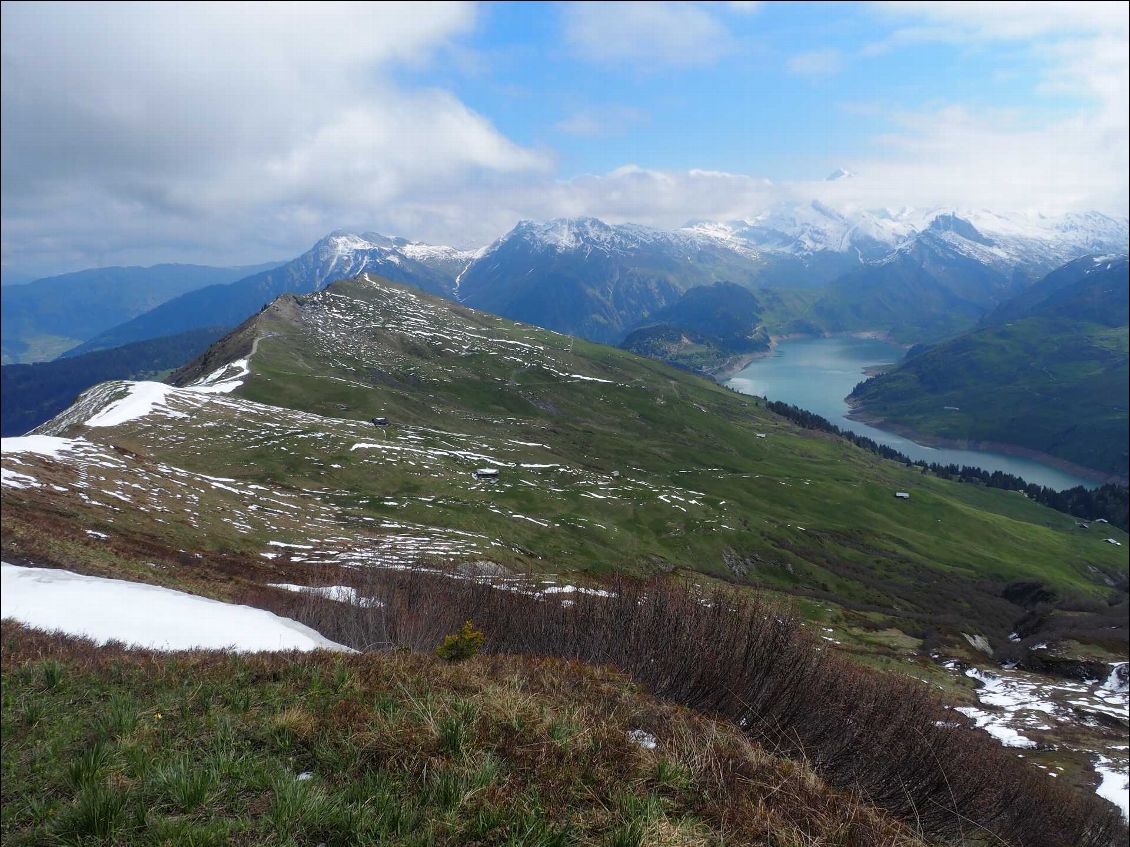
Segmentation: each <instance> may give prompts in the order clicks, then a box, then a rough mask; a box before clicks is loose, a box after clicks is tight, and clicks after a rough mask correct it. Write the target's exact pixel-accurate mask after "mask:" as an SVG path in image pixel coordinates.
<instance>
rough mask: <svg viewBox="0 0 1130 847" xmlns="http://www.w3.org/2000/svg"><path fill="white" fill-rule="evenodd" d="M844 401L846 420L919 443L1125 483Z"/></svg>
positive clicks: (1094, 479)
mask: <svg viewBox="0 0 1130 847" xmlns="http://www.w3.org/2000/svg"><path fill="white" fill-rule="evenodd" d="M844 402H845V403H847V404H848V406H849V407H850V411H849V412H848V413H847V414H846V415H844V417H846V418H848V419H849V420H853V421H859V422H860V423H862V424H867V425H868V426H872V427H875V429H879V430H882V431H883V432H889V433H891V434H892V435H897V436H899V437H901V438H906V439H909V440H910V441H913V442H914V443H915V444H918V445H920V446H922V447H934V448H939V449H943V450H975V451H978V452H982V453H1001V454H1003V455H1005V456H1015V457H1016V458H1018V459H1031V460H1032V461H1034V462H1039V463H1040V464H1042V465H1048V466H1049V467H1053V468H1055V469H1056V470H1060V471H1063V472H1064V473H1069V474H1071V475H1072V476H1077V477H1082V478H1083V479H1087V480H1090V481H1091V482H1094V483H1095V484H1096V485H1104V484H1106V483H1115V484H1118V485H1126V484H1127V480H1126V479H1125V478H1123V477H1120V476H1118V474H1112V473H1107V472H1105V471H1100V470H1096V469H1095V468H1088V467H1085V466H1084V465H1077V464H1075V463H1074V462H1069V461H1067V460H1066V459H1061V458H1059V457H1057V456H1051V455H1049V454H1047V453H1041V452H1040V451H1039V450H1033V449H1031V448H1029V447H1021V446H1020V445H1018V444H1006V443H1004V442H1002V441H974V440H968V439H960V438H943V437H941V436H936V435H928V434H926V433H923V432H918V431H917V430H915V429H912V428H911V427H908V426H903V425H901V424H897V423H893V422H892V421H888V420H886V419H885V418H882V417H879V416H878V415H868V414H867V412H866V411H865V410H864V409H862V408H860V407H859V406H857V405H856V403H855V402H854V401H852V399H851V398H850V397H845V398H844Z"/></svg>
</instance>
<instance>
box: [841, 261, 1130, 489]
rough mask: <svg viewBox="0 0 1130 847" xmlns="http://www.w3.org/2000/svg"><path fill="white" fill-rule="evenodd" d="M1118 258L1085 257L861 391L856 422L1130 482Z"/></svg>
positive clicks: (1128, 283) (1126, 319) (1128, 281)
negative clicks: (989, 446) (1021, 453)
mask: <svg viewBox="0 0 1130 847" xmlns="http://www.w3.org/2000/svg"><path fill="white" fill-rule="evenodd" d="M1128 287H1130V272H1128V265H1127V258H1126V256H1125V255H1123V256H1096V257H1092V256H1085V257H1083V258H1080V259H1076V260H1075V261H1073V262H1070V263H1068V264H1067V265H1065V266H1063V267H1062V268H1060V269H1058V270H1056V271H1054V272H1053V273H1051V274H1048V275H1047V276H1046V277H1044V278H1043V279H1042V280H1040V281H1039V282H1037V283H1035V284H1034V285H1032V286H1030V287H1029V288H1027V289H1026V290H1025V291H1024V292H1022V293H1021V294H1019V295H1018V296H1016V297H1015V298H1013V299H1011V300H1009V301H1007V302H1005V303H1003V304H1001V305H1000V306H998V307H997V308H996V309H995V310H994V311H993V312H992V313H991V314H990V315H989V316H988V317H987V318H986V319H985V321H984V322H983V324H982V325H981V326H980V327H978V328H977V329H975V330H973V331H971V332H967V333H964V334H961V335H958V336H957V337H955V338H952V339H950V340H947V341H945V342H943V343H940V344H937V345H935V346H932V347H928V348H926V349H924V350H916V351H912V355H911V356H909V357H908V358H907V359H906V360H905V361H904V362H903V363H902V364H900V365H899V366H898V367H896V368H894V369H893V370H891V371H889V372H888V373H885V374H883V375H881V376H877V377H874V378H872V379H870V380H868V381H866V382H864V383H863V384H861V385H860V386H858V387H857V388H856V390H855V391H854V392H853V393H852V396H851V399H852V401H853V402H854V403H855V404H856V405H857V409H858V412H857V413H858V414H860V416H862V417H864V418H865V419H866V420H868V421H873V422H876V423H879V425H881V426H883V427H886V428H892V427H893V428H904V429H907V430H909V431H911V432H913V433H917V434H919V435H920V436H926V437H933V438H937V439H944V440H947V441H955V442H962V443H965V442H969V443H986V442H988V443H993V444H998V445H1009V446H1012V447H1017V448H1021V449H1023V450H1028V451H1034V452H1038V453H1042V454H1045V455H1048V456H1052V457H1054V458H1057V459H1060V460H1062V461H1065V462H1070V463H1072V464H1074V465H1077V466H1081V467H1084V468H1089V469H1092V470H1093V471H1097V472H1099V473H1100V475H1101V474H1106V475H1109V476H1111V477H1113V478H1116V479H1122V480H1125V479H1126V477H1127V475H1128V470H1130V468H1128V453H1127V443H1126V434H1127V427H1128V423H1130V418H1128V413H1127V408H1128V406H1130V388H1128V385H1130V368H1128V361H1130V359H1128V354H1127V351H1128V324H1130V308H1128V300H1127V291H1128Z"/></svg>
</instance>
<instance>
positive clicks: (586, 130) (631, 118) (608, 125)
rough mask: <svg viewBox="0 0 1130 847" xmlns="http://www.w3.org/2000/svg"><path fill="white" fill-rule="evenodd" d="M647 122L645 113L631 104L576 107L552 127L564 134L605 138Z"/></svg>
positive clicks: (621, 133)
mask: <svg viewBox="0 0 1130 847" xmlns="http://www.w3.org/2000/svg"><path fill="white" fill-rule="evenodd" d="M646 122H647V114H646V113H645V112H644V111H643V110H641V109H636V108H634V107H632V106H599V107H589V108H584V109H578V110H577V111H574V112H571V113H570V114H569V115H567V116H566V117H564V118H563V119H561V120H560V121H558V122H557V123H556V124H555V125H554V129H556V130H557V131H558V132H563V133H565V134H566V135H576V136H580V137H584V138H607V137H609V136H614V135H623V134H624V133H626V132H627V131H628V130H630V129H632V128H633V127H636V126H639V125H640V124H642V123H646Z"/></svg>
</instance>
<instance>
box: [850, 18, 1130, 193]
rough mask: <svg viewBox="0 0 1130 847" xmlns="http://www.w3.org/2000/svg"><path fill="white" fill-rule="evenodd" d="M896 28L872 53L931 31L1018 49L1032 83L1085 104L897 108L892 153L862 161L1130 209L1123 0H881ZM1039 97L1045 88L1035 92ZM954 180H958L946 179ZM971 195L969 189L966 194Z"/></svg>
mask: <svg viewBox="0 0 1130 847" xmlns="http://www.w3.org/2000/svg"><path fill="white" fill-rule="evenodd" d="M872 8H873V9H874V10H875V11H876V12H877V14H878V15H879V17H880V18H881V19H883V20H884V21H886V22H889V23H893V24H894V25H895V29H894V31H893V32H892V34H891V35H890V36H889V37H887V38H886V39H884V40H883V41H881V42H878V43H876V44H873V45H871V47H870V49H869V51H868V52H870V53H872V54H874V53H880V52H886V51H889V50H895V49H901V48H908V49H912V48H913V45H914V44H915V43H919V42H923V41H933V42H946V43H952V44H955V45H961V46H963V47H970V46H973V47H981V48H983V49H989V50H992V49H996V48H998V47H999V46H1001V45H1007V46H1009V47H1012V48H1017V47H1018V48H1019V49H1020V50H1021V51H1022V53H1023V54H1024V55H1026V56H1027V57H1028V58H1029V59H1031V60H1033V61H1034V62H1035V63H1036V65H1037V66H1038V67H1039V68H1041V76H1040V78H1038V79H1036V80H1034V81H1033V82H1034V88H1035V92H1034V93H1035V94H1036V95H1037V98H1038V97H1039V96H1040V95H1049V94H1053V95H1059V96H1061V97H1062V96H1063V95H1068V96H1069V97H1071V98H1074V99H1075V100H1076V101H1077V102H1078V103H1079V105H1078V106H1077V107H1076V109H1075V111H1074V112H1073V113H1069V114H1066V115H1063V114H1062V113H1057V114H1056V116H1054V117H1050V118H1049V117H1047V116H1046V115H1040V114H1039V112H1038V109H1034V108H1031V107H1029V108H1028V109H1027V110H1025V111H1023V112H1003V111H1001V112H993V111H987V112H986V111H984V110H980V111H976V112H975V111H973V110H970V109H969V108H966V107H964V106H962V105H961V104H949V105H945V106H934V107H932V108H930V109H925V110H923V111H920V112H918V113H905V114H901V115H898V116H897V119H898V123H899V125H900V128H899V131H897V132H895V133H892V134H890V135H889V136H887V137H886V138H884V139H882V141H884V142H885V144H886V146H887V151H888V155H875V156H873V157H870V161H868V162H862V163H859V164H858V167H859V168H860V169H861V170H862V171H866V172H869V173H871V174H872V175H873V176H875V177H879V180H878V181H879V182H885V181H893V182H897V181H898V180H899V179H905V180H907V181H908V184H911V185H914V184H918V185H921V184H926V185H932V186H934V190H935V192H936V193H937V194H939V195H944V196H949V195H954V194H956V193H957V192H958V191H965V192H967V195H968V196H969V197H970V198H973V197H977V198H981V199H980V200H979V202H983V203H985V204H986V205H996V206H1001V205H1002V204H1007V205H1011V206H1016V205H1017V204H1028V205H1038V206H1042V207H1046V208H1051V207H1059V208H1079V207H1081V206H1091V207H1097V208H1101V209H1104V210H1107V211H1112V212H1117V213H1120V214H1125V210H1126V205H1127V197H1128V195H1130V187H1128V182H1130V180H1128V165H1127V162H1128V158H1130V144H1128V139H1130V32H1128V16H1127V11H1126V4H1125V3H1078V2H1067V3H1053V2H1048V3H1014V2H968V3H966V2H936V3H917V2H915V3H908V2H887V3H875V4H873V6H872ZM1032 105H1033V106H1038V105H1039V104H1038V99H1037V100H1035V101H1033V104H1032ZM947 182H949V184H948V185H947ZM966 202H967V203H968V202H972V199H970V200H967V201H966Z"/></svg>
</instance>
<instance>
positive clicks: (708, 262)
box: [458, 218, 762, 342]
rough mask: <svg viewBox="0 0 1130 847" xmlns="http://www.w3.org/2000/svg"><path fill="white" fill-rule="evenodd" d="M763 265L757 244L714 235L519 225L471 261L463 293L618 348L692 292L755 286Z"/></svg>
mask: <svg viewBox="0 0 1130 847" xmlns="http://www.w3.org/2000/svg"><path fill="white" fill-rule="evenodd" d="M761 264H762V263H761V259H760V256H759V254H758V252H757V251H756V250H754V249H753V248H751V247H750V246H748V245H744V244H740V243H736V242H734V241H733V240H730V239H726V238H723V237H717V236H715V235H714V234H712V233H709V232H695V231H686V230H678V231H674V232H669V231H664V230H658V229H652V228H650V227H645V226H639V225H635V224H608V223H605V222H603V221H600V220H597V219H596V218H559V219H556V220H552V221H547V222H544V223H538V222H534V221H522V222H520V223H519V224H518V225H517V226H516V227H514V229H513V230H511V231H510V232H508V233H507V234H506V235H504V236H503V237H502V238H500V239H498V240H497V241H495V242H494V243H493V244H491V245H490V246H489V247H487V248H486V249H485V250H483V251H482V252H481V254H480V255H479V256H478V257H477V258H476V259H475V260H474V262H472V263H471V265H470V266H469V267H468V268H467V270H466V272H464V273H463V274H462V276H461V277H460V281H459V292H458V296H459V299H460V301H461V302H463V303H466V304H467V305H470V306H474V307H476V308H479V309H484V310H486V311H490V312H495V313H496V314H500V315H503V316H505V317H508V318H511V319H514V320H520V321H525V322H528V323H533V324H537V325H539V326H544V327H548V328H550V329H555V330H558V331H559V332H567V333H571V334H576V335H581V336H584V337H586V338H591V339H594V340H596V341H603V342H614V341H617V340H619V338H620V337H621V336H622V335H623V334H624V332H625V331H626V330H627V329H629V328H630V327H632V326H634V325H635V324H636V323H638V322H639V321H640V320H641V319H642V318H644V317H646V316H647V315H649V314H650V313H651V312H653V311H655V310H656V309H659V308H662V307H663V306H666V305H668V304H669V303H672V302H674V301H675V300H676V299H677V298H678V297H679V295H680V294H681V293H682V292H683V291H686V290H687V289H688V288H692V287H694V286H696V285H706V284H710V283H713V282H718V281H723V280H724V281H729V282H737V283H739V284H742V285H747V286H751V287H753V286H756V284H757V281H758V276H759V273H760V270H761Z"/></svg>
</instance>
